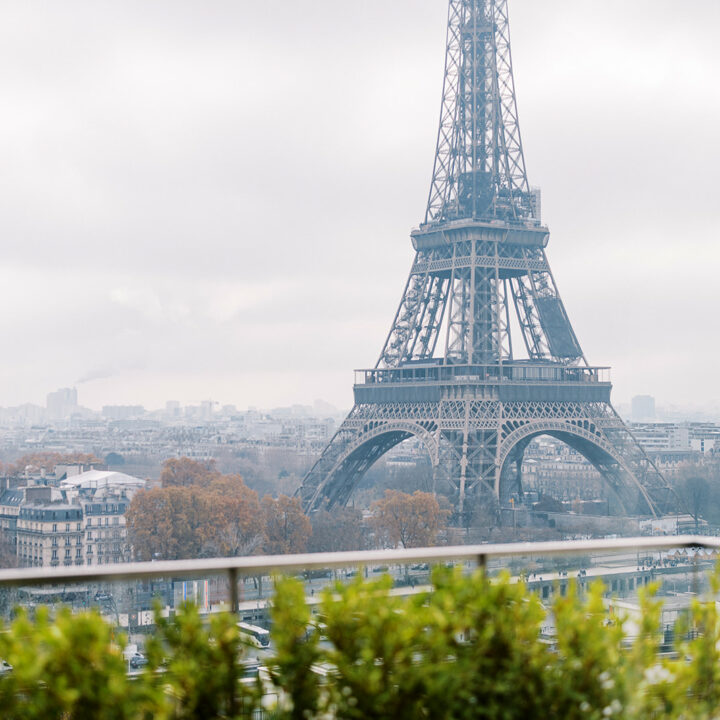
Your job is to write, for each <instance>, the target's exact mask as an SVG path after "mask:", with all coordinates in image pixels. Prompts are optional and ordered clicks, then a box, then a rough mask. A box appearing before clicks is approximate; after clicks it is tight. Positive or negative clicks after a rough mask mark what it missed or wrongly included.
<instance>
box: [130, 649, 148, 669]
mask: <svg viewBox="0 0 720 720" xmlns="http://www.w3.org/2000/svg"><path fill="white" fill-rule="evenodd" d="M147 664H148V659H147V658H146V657H145V656H144V655H143V654H142V653H135V654H134V655H132V656H131V657H130V667H131V668H133V669H135V670H137V668H141V667H145V666H146V665H147Z"/></svg>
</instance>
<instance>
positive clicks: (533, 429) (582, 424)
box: [500, 402, 676, 515]
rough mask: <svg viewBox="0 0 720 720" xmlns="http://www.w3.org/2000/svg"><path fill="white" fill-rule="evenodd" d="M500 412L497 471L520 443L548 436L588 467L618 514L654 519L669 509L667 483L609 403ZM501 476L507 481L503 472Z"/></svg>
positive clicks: (539, 405) (520, 406) (510, 408)
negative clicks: (598, 477) (603, 485)
mask: <svg viewBox="0 0 720 720" xmlns="http://www.w3.org/2000/svg"><path fill="white" fill-rule="evenodd" d="M504 410H505V415H506V417H507V418H508V420H506V422H505V423H504V425H503V428H502V431H501V433H502V440H501V445H502V447H501V451H500V463H501V465H502V466H503V468H505V467H506V466H507V464H508V463H513V462H517V460H518V448H519V447H521V446H522V443H524V444H525V445H527V443H528V442H529V441H530V440H532V439H533V438H535V437H538V436H540V435H550V436H552V437H555V438H558V439H560V440H562V441H563V442H565V443H566V444H567V445H569V446H570V447H572V448H573V449H575V450H577V451H578V452H579V453H581V454H582V455H583V456H584V457H585V458H586V459H587V460H589V461H590V463H592V465H593V466H594V467H595V468H596V469H597V470H598V471H599V472H600V473H601V475H602V476H603V478H604V479H605V481H606V483H607V485H608V487H609V489H610V490H611V492H612V495H613V497H614V499H615V503H616V505H617V507H618V509H619V510H620V511H621V512H624V513H629V514H635V513H637V514H653V515H656V514H658V513H661V512H667V511H668V510H669V509H671V508H672V507H673V506H674V504H675V500H676V498H675V496H674V494H673V492H672V490H671V489H670V488H669V486H668V484H667V482H666V481H665V479H664V478H663V477H662V475H661V474H660V473H659V472H658V470H657V468H656V467H655V466H654V465H653V464H652V462H651V461H650V460H649V458H648V457H647V455H646V454H645V452H644V451H643V450H642V448H641V447H640V446H639V445H638V443H637V441H636V440H635V438H634V437H633V436H632V434H631V433H630V431H629V430H628V429H627V427H626V426H625V424H624V423H623V421H622V420H621V419H620V418H619V417H618V415H617V413H616V412H615V411H614V409H613V408H612V406H611V405H610V404H609V403H605V402H598V403H515V404H512V405H506V406H505V408H504ZM522 449H523V451H524V447H523V448H522ZM501 478H503V480H504V481H505V482H507V479H506V478H507V475H506V473H505V472H501ZM504 495H505V491H504V490H501V497H503V496H504Z"/></svg>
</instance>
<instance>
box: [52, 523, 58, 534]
mask: <svg viewBox="0 0 720 720" xmlns="http://www.w3.org/2000/svg"><path fill="white" fill-rule="evenodd" d="M52 531H53V532H57V523H53V529H52Z"/></svg>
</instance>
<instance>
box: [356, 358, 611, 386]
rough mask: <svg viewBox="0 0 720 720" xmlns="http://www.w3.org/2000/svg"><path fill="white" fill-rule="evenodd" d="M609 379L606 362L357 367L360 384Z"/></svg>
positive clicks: (546, 381) (567, 381)
mask: <svg viewBox="0 0 720 720" xmlns="http://www.w3.org/2000/svg"><path fill="white" fill-rule="evenodd" d="M422 382H433V383H434V382H444V383H466V382H481V383H491V384H492V383H512V382H522V383H528V382H529V383H536V382H537V383H607V382H610V368H609V367H605V366H593V367H566V366H564V365H552V364H547V363H546V364H542V363H503V364H502V365H500V364H497V363H496V364H491V365H439V364H438V365H415V366H414V365H408V366H405V367H399V368H369V369H360V370H355V384H356V385H374V384H377V383H422Z"/></svg>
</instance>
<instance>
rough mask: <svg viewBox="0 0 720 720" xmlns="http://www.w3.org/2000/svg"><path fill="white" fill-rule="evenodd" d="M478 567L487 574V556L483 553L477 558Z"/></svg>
mask: <svg viewBox="0 0 720 720" xmlns="http://www.w3.org/2000/svg"><path fill="white" fill-rule="evenodd" d="M477 566H478V567H479V568H480V569H481V570H482V571H483V572H487V555H483V554H482V553H481V554H480V555H478V556H477Z"/></svg>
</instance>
